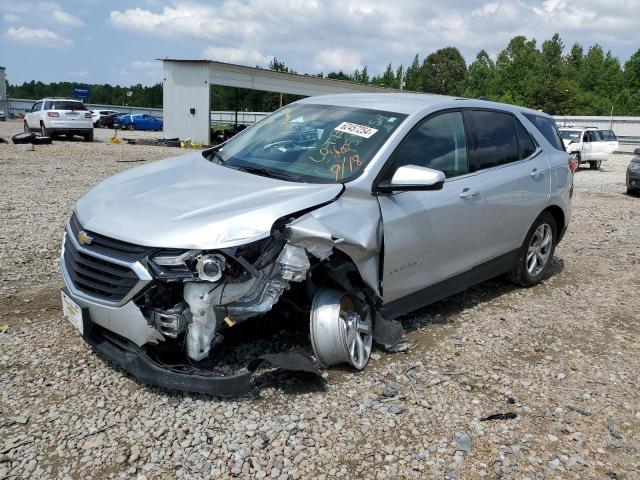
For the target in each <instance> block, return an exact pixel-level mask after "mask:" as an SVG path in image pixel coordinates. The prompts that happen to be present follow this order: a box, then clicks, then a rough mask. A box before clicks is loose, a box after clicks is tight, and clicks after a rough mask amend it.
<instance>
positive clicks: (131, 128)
mask: <svg viewBox="0 0 640 480" xmlns="http://www.w3.org/2000/svg"><path fill="white" fill-rule="evenodd" d="M135 129H136V126H135V124H133V123H130V124H129V126H128V127H127V130H131V131H132V132H133V131H134V130H135Z"/></svg>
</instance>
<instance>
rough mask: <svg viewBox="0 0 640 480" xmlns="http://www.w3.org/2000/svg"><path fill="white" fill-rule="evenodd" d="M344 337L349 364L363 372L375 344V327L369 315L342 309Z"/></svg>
mask: <svg viewBox="0 0 640 480" xmlns="http://www.w3.org/2000/svg"><path fill="white" fill-rule="evenodd" d="M340 318H341V319H342V325H343V330H342V333H343V335H344V337H343V338H344V343H343V345H344V346H345V347H346V348H345V349H346V351H345V353H346V355H347V358H348V362H349V363H350V364H351V365H353V366H354V367H355V368H357V369H359V370H362V369H363V368H364V367H365V366H366V365H367V363H368V361H369V357H370V356H371V345H372V344H373V325H372V324H371V318H370V316H369V315H366V314H365V315H364V316H361V315H359V314H358V313H356V312H354V311H353V310H343V309H342V308H341V309H340Z"/></svg>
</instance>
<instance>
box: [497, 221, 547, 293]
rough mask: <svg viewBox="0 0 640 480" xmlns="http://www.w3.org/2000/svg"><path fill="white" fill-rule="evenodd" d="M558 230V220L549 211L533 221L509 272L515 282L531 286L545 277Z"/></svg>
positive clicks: (523, 285)
mask: <svg viewBox="0 0 640 480" xmlns="http://www.w3.org/2000/svg"><path fill="white" fill-rule="evenodd" d="M557 232H558V227H557V225H556V221H555V219H554V218H553V215H551V214H550V213H549V212H543V213H542V214H541V215H540V216H539V217H538V218H537V219H536V221H535V222H533V225H532V226H531V228H530V229H529V232H528V233H527V236H526V237H525V239H524V242H523V244H522V246H521V247H520V250H519V252H518V258H517V260H516V262H515V264H514V266H513V269H512V270H511V272H510V274H509V277H510V279H511V281H512V282H513V283H515V284H516V285H520V286H522V287H531V286H533V285H536V284H538V283H540V281H542V279H543V278H545V276H546V274H547V272H548V271H549V267H550V265H551V261H552V259H553V252H554V251H555V248H556V242H557V238H558V233H557Z"/></svg>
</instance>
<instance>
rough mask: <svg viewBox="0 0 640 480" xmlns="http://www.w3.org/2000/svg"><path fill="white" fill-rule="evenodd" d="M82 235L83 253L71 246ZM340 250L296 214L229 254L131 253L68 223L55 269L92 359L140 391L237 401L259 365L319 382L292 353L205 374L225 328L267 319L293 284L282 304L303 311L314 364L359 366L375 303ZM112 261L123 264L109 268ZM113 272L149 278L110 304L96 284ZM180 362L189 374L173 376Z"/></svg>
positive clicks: (320, 228) (368, 339) (306, 363)
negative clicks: (139, 385)
mask: <svg viewBox="0 0 640 480" xmlns="http://www.w3.org/2000/svg"><path fill="white" fill-rule="evenodd" d="M301 217H302V219H301ZM83 235H85V236H86V237H89V238H91V244H81V242H79V241H78V238H80V237H82V236H83ZM85 240H86V239H85ZM343 242H344V239H343V238H337V237H333V236H332V235H331V234H330V233H329V232H328V231H327V229H326V228H325V227H323V226H322V225H321V224H320V223H319V222H318V221H317V219H315V218H314V217H312V216H309V215H301V216H298V217H290V218H287V219H284V220H281V221H278V222H276V223H275V224H274V228H273V229H272V232H271V234H270V235H269V236H268V237H267V238H263V239H261V240H258V241H254V242H250V243H248V244H245V245H240V246H237V247H231V248H222V249H218V250H204V251H203V250H197V249H192V250H184V249H183V250H180V249H158V248H149V249H146V248H145V247H136V248H134V247H135V246H133V245H130V244H124V242H117V241H114V240H113V239H108V238H106V237H102V236H100V235H97V234H94V233H91V232H85V231H84V230H82V228H81V226H80V224H79V222H78V220H77V218H75V216H74V218H72V220H71V222H70V223H69V226H68V228H67V233H66V238H65V241H64V242H63V252H62V267H63V276H64V279H65V284H66V286H67V294H68V295H69V296H70V297H71V298H73V299H74V301H76V302H77V303H78V304H79V306H80V307H84V308H83V312H84V313H85V316H86V317H87V319H86V321H85V323H86V325H85V328H84V336H85V339H86V340H87V341H88V342H89V343H90V344H91V345H92V346H93V347H94V349H96V350H97V351H98V352H100V353H102V354H103V355H105V356H107V357H109V358H110V359H112V360H113V361H114V362H115V363H116V364H118V365H119V366H121V367H122V368H124V369H125V370H127V371H129V372H131V373H133V374H134V375H135V376H136V377H138V378H140V379H141V380H143V381H145V382H147V383H152V384H157V385H161V386H165V387H170V388H177V389H182V390H188V391H200V392H208V393H212V394H216V395H238V394H241V393H246V392H244V391H243V390H244V389H245V388H247V389H248V385H249V377H250V375H251V372H252V371H253V370H255V369H256V368H258V366H259V365H261V364H264V363H267V364H269V365H272V366H277V367H279V368H287V369H290V370H297V371H304V372H309V373H315V374H319V372H318V370H317V368H315V367H314V366H313V362H312V360H311V359H310V358H309V357H305V356H304V355H302V354H300V353H299V352H298V353H295V354H291V356H290V357H289V358H288V360H287V358H285V357H283V356H282V355H284V354H279V355H280V356H276V357H274V358H270V357H269V355H267V356H264V355H263V356H260V357H258V358H254V359H253V360H252V361H251V362H249V365H247V367H246V368H244V369H242V370H241V371H240V372H235V373H233V374H231V373H228V372H227V373H225V374H222V375H214V374H213V373H212V372H211V371H209V370H208V368H207V365H209V364H210V363H211V359H212V358H214V357H215V356H216V353H217V350H218V349H219V348H220V346H221V345H222V344H223V339H224V335H225V333H226V331H227V330H228V329H229V328H231V327H234V326H236V325H237V324H239V323H242V322H244V321H246V320H248V319H250V318H253V317H259V316H262V315H265V314H266V313H268V312H269V311H271V310H272V309H273V308H274V306H275V305H277V304H279V302H280V301H281V299H282V297H283V296H285V295H287V294H289V293H291V289H292V286H293V285H294V284H300V285H301V286H300V288H298V289H297V290H296V291H297V297H295V298H291V299H289V300H287V303H291V304H295V305H297V308H296V309H297V311H298V312H300V311H302V312H310V313H309V317H310V322H311V327H310V337H311V344H312V347H313V351H314V354H315V357H316V358H317V360H318V362H319V363H320V364H321V365H322V366H331V365H334V364H338V363H348V364H351V365H352V366H353V367H355V368H358V369H361V368H364V367H365V366H366V364H367V361H368V359H369V355H370V352H371V348H372V340H373V321H372V319H373V318H374V314H373V311H374V308H373V305H374V303H375V301H374V297H375V294H374V293H373V292H370V291H369V289H368V288H367V287H366V285H364V284H363V283H362V282H358V281H354V279H355V278H356V277H357V269H356V268H355V266H354V265H353V264H351V263H350V262H349V259H348V257H346V255H344V253H343V252H341V251H338V250H337V249H336V246H337V245H340V244H342V243H343ZM131 250H132V251H131ZM123 252H124V255H123ZM114 257H119V258H124V257H126V260H122V261H121V263H119V264H117V265H116V264H114V263H112V262H113V261H114ZM118 261H120V260H118ZM116 266H117V267H118V268H121V267H122V268H123V270H124V269H125V268H129V269H130V270H132V271H133V270H134V266H135V268H136V269H138V270H144V271H145V272H148V278H145V280H144V282H143V283H142V284H141V285H140V284H136V287H135V289H137V290H139V291H138V292H133V293H131V292H128V293H127V294H126V295H124V296H122V297H118V298H116V296H114V298H116V299H115V300H114V301H113V302H111V301H109V300H107V299H106V298H105V295H106V293H105V292H104V291H101V290H100V289H101V288H103V287H102V286H101V281H102V280H104V281H112V282H114V283H116V282H119V280H117V279H116V278H115V277H114V278H112V277H109V275H111V274H113V275H115V274H116V272H117V269H116ZM98 269H101V270H102V272H101V273H99V272H97V270H98ZM98 277H101V278H98ZM105 278H107V280H105ZM96 300H97V301H96ZM124 310H126V311H127V312H126V313H125V312H124ZM159 351H162V352H167V351H171V352H172V357H173V358H177V357H179V355H178V354H179V353H180V354H182V355H183V358H184V361H182V362H179V361H178V362H173V364H172V365H169V364H167V363H164V362H162V361H158V358H160V357H159V355H157V353H158V352H159ZM181 363H183V364H188V365H189V366H190V368H189V369H188V370H184V369H182V370H181V369H180V368H177V369H176V368H175V365H178V364H181ZM252 369H253V370H252Z"/></svg>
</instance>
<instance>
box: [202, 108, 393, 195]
mask: <svg viewBox="0 0 640 480" xmlns="http://www.w3.org/2000/svg"><path fill="white" fill-rule="evenodd" d="M405 118H406V115H403V114H399V113H391V112H384V111H379V110H368V109H357V108H349V107H337V106H333V105H311V104H294V105H291V106H288V107H285V108H283V109H281V110H278V111H277V112H275V113H274V114H272V115H270V116H268V117H267V118H265V119H264V120H262V121H261V122H259V123H258V124H256V125H255V126H253V127H252V128H249V129H247V130H245V131H243V132H242V133H239V134H238V135H236V136H235V137H233V138H232V139H231V140H229V141H228V142H227V143H226V144H225V145H224V146H223V147H222V148H220V149H218V150H214V151H211V150H210V151H209V153H210V155H211V156H212V157H214V156H215V157H216V158H217V159H218V161H220V163H223V164H224V165H225V166H228V167H231V168H238V169H239V170H246V171H248V172H250V173H256V174H259V175H265V176H271V177H274V178H283V179H285V180H292V181H298V182H311V183H341V182H346V181H349V180H353V179H354V178H356V177H358V176H359V175H360V174H361V173H362V171H363V170H364V168H365V167H366V166H367V164H368V163H369V161H371V159H372V158H373V156H374V155H375V153H376V152H377V151H378V150H379V149H380V147H381V146H382V144H383V143H384V142H385V141H386V140H387V138H389V136H390V135H391V133H392V132H393V131H394V130H395V129H396V128H397V127H398V125H399V124H400V123H401V122H402V121H403V120H404V119H405ZM210 159H211V160H213V158H210Z"/></svg>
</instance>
